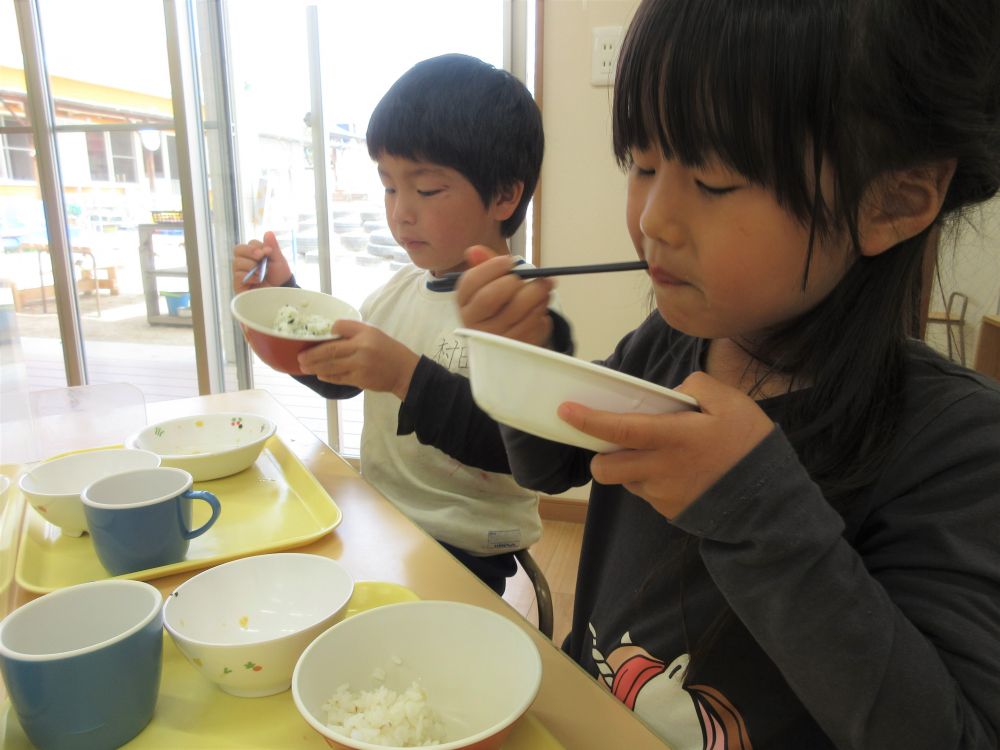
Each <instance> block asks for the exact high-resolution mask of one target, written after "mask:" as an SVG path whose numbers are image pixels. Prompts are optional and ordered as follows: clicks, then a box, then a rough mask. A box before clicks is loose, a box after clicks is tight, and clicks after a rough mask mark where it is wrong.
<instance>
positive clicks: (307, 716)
mask: <svg viewBox="0 0 1000 750" xmlns="http://www.w3.org/2000/svg"><path fill="white" fill-rule="evenodd" d="M442 606H444V607H447V608H462V609H470V610H477V611H478V612H480V613H485V614H487V615H488V616H490V617H495V618H499V619H500V620H502V621H503V622H504V623H506V625H507V626H510V627H511V628H512V632H514V633H517V635H516V636H515V637H517V638H523V639H524V641H525V642H526V643H527V644H528V645H530V646H531V648H530V649H529V650H528V654H529V655H530V657H533V658H531V662H532V665H533V666H534V667H535V673H536V678H535V683H534V687H533V688H532V689H531V690H530V691H528V694H527V696H526V697H525V699H524V700H522V701H521V703H519V704H518V706H517V707H516V708H515V709H514V710H513V711H511V718H510V719H509V720H506V721H505V722H497V723H494V724H492V725H491V726H489V727H487V728H485V729H482V730H480V731H479V732H476V733H475V734H470V735H468V736H467V737H462V738H461V739H457V740H448V741H447V742H439V743H437V744H434V745H423V746H422V747H424V748H426V749H427V750H459V748H464V747H467V746H469V745H474V744H475V743H477V742H482V741H483V740H485V739H487V738H489V737H492V736H493V735H495V734H496V733H498V732H501V731H503V730H504V729H506V728H507V727H510V726H511V725H513V724H514V722H515V721H517V720H518V719H519V718H521V717H522V716H523V715H524V714H525V713H527V711H528V709H529V708H531V704H532V703H534V702H535V699H536V698H537V697H538V692H539V690H540V689H541V686H542V678H543V676H544V674H543V667H542V655H541V653H539V651H538V646H537V645H535V642H534V641H533V640H532V639H531V636H530V635H528V633H527V632H526V631H525V629H524V628H522V627H521V626H520V625H518V624H517V623H516V622H515V621H513V620H511V619H510V618H508V617H504V616H503V615H502V614H500V613H499V612H494V611H493V610H491V609H487V608H486V607H481V606H479V605H476V604H469V603H467V602H458V601H452V600H450V599H418V600H416V601H408V602H394V603H393V604H384V605H382V606H381V607H375V608H374V609H369V610H365V611H364V612H359V613H357V614H356V615H354V616H353V617H350V618H347V619H345V620H341V621H340V622H338V623H337V624H335V625H332V626H331V627H329V628H328V629H327V630H325V631H324V632H322V633H320V634H319V635H318V636H316V638H314V639H313V641H312V642H311V643H310V644H309V645H308V646H306V648H305V650H304V651H303V652H302V654H301V655H300V656H299V658H298V660H297V661H296V662H295V669H294V670H293V671H292V684H291V691H292V701H293V702H294V703H295V707H296V709H298V712H299V714H301V715H302V718H303V719H304V720H305V721H306V723H308V724H309V726H311V727H312V728H313V729H315V730H316V731H317V732H319V733H320V734H321V735H322V736H323V737H327V738H329V739H331V740H333V741H334V742H338V743H341V744H343V745H344V747H349V748H352V750H401V749H400V748H398V747H396V746H393V745H378V744H374V743H371V742H365V741H364V740H358V739H353V738H351V737H346V736H344V735H342V734H340V733H339V732H336V731H334V730H332V729H330V727H328V726H326V724H324V723H323V722H321V721H319V720H318V719H317V718H316V717H315V716H313V714H312V712H311V711H309V710H308V709H307V708H306V707H305V705H304V701H303V700H302V697H301V696H300V695H299V681H298V677H299V674H300V669H301V666H302V664H303V662H304V661H305V660H306V657H307V656H308V655H309V653H311V652H312V650H313V648H315V647H317V644H319V643H320V641H322V640H324V639H325V638H329V637H331V633H332V632H333V631H334V630H336V629H338V628H340V627H341V626H347V627H358V625H357V623H358V622H364V620H365V618H367V617H377V616H378V614H379V613H380V612H384V611H386V610H393V609H397V608H399V607H406V608H412V607H424V608H431V607H433V608H440V607H442ZM347 623H355V624H354V625H350V626H348V625H347Z"/></svg>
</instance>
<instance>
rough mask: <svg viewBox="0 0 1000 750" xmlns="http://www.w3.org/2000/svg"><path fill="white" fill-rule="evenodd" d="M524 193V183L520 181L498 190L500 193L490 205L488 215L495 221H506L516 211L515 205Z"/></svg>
mask: <svg viewBox="0 0 1000 750" xmlns="http://www.w3.org/2000/svg"><path fill="white" fill-rule="evenodd" d="M523 193H524V183H523V182H522V181H520V180H518V181H517V182H515V183H513V184H511V185H507V186H506V187H502V188H500V192H499V193H497V195H496V196H495V197H494V198H493V201H492V203H490V213H491V214H492V216H493V218H494V219H496V220H497V221H506V220H507V219H509V218H510V217H511V216H513V214H514V212H515V211H516V210H517V205H518V204H519V203H520V202H521V195H523Z"/></svg>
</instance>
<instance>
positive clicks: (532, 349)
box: [455, 328, 701, 409]
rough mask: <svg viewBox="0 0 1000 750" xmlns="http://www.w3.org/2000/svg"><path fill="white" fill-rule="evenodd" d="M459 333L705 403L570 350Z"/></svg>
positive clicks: (460, 330) (464, 330)
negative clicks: (582, 356)
mask: <svg viewBox="0 0 1000 750" xmlns="http://www.w3.org/2000/svg"><path fill="white" fill-rule="evenodd" d="M455 335H456V336H461V337H464V338H468V339H479V340H481V341H485V342H488V343H495V344H501V345H502V346H505V347H507V348H509V349H515V350H517V351H520V352H525V353H530V354H533V355H536V356H539V357H542V358H543V359H548V360H550V361H552V362H556V363H559V364H570V365H572V366H573V367H579V368H582V369H583V370H585V371H587V372H590V373H593V374H595V375H599V376H601V377H604V378H608V379H611V380H617V381H620V382H623V383H627V384H628V385H633V386H635V387H637V388H640V389H642V390H644V391H648V392H649V393H653V394H655V395H658V396H664V397H666V398H669V399H672V400H674V401H679V402H681V403H682V404H685V405H687V406H690V407H691V408H692V409H700V408H701V405H700V404H699V403H698V401H697V399H695V398H694V397H693V396H688V395H687V394H686V393H681V392H679V391H675V390H673V389H672V388H667V387H666V386H662V385H657V384H656V383H651V382H649V381H648V380H643V379H642V378H637V377H635V376H634V375H629V374H628V373H626V372H621V371H619V370H613V369H611V368H610V367H605V366H603V365H599V364H596V363H594V362H590V361H588V360H585V359H580V358H578V357H572V356H570V355H568V354H563V353H562V352H554V351H552V350H551V349H546V348H544V347H541V346H535V345H534V344H526V343H524V342H523V341H517V340H515V339H510V338H507V337H506V336H498V335H497V334H495V333H487V332H486V331H477V330H474V329H472V328H456V329H455Z"/></svg>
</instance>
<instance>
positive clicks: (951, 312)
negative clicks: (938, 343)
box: [927, 292, 969, 366]
mask: <svg viewBox="0 0 1000 750" xmlns="http://www.w3.org/2000/svg"><path fill="white" fill-rule="evenodd" d="M968 307H969V297H968V296H967V295H965V294H962V292H952V293H951V294H949V295H948V304H947V305H946V306H945V310H944V312H933V311H932V312H930V313H929V314H928V315H927V322H928V323H941V324H942V325H943V326H945V334H946V336H947V339H948V359H950V360H951V361H952V362H954V361H955V355H954V349H958V361H959V362H960V363H961V364H962V365H963V366H964V365H965V312H966V310H967V309H968ZM952 329H956V330H957V332H958V337H957V339H958V340H957V341H956V337H955V335H954V334H953V333H952Z"/></svg>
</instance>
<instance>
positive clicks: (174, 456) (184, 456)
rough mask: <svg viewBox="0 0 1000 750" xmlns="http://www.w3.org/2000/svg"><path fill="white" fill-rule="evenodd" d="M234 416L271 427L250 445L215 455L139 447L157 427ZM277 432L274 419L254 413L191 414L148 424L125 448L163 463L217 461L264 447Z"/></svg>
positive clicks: (126, 442)
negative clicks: (142, 438) (150, 455)
mask: <svg viewBox="0 0 1000 750" xmlns="http://www.w3.org/2000/svg"><path fill="white" fill-rule="evenodd" d="M234 416H238V417H254V418H255V419H259V420H261V421H262V422H264V423H265V424H267V425H269V429H266V430H264V431H263V432H262V433H260V435H258V436H257V437H256V438H254V439H253V440H251V441H250V442H248V443H244V444H243V445H235V446H233V447H232V448H226V449H225V450H219V451H216V452H214V453H157V452H156V451H151V450H149V449H148V448H140V447H139V438H140V437H141V436H142V435H143V434H145V433H147V432H149V431H150V430H152V429H154V428H156V427H167V426H170V425H173V424H176V423H178V422H188V421H191V420H193V419H206V418H210V419H211V418H215V417H225V418H226V419H232V418H233V417H234ZM277 431H278V425H277V423H276V422H275V421H274V420H273V419H270V418H269V417H265V416H264V415H263V414H254V413H252V412H245V411H244V412H230V411H214V412H208V413H206V414H190V415H188V416H185V417H173V418H171V419H163V420H160V421H159V422H153V423H152V424H148V425H146V426H145V427H143V428H142V429H141V430H136V431H135V432H133V433H132V434H131V435H129V436H128V437H127V438H126V439H125V447H126V448H130V449H132V450H141V451H146V452H147V453H152V454H153V455H155V456H159V457H160V459H161V463H162V459H169V460H190V459H216V458H220V457H223V456H228V455H230V454H232V453H235V452H237V451H245V450H247V449H248V448H252V447H256V446H258V445H262V444H263V443H265V442H267V441H268V440H270V439H271V437H273V436H274V434H275V433H276V432H277ZM220 478H221V477H220Z"/></svg>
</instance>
